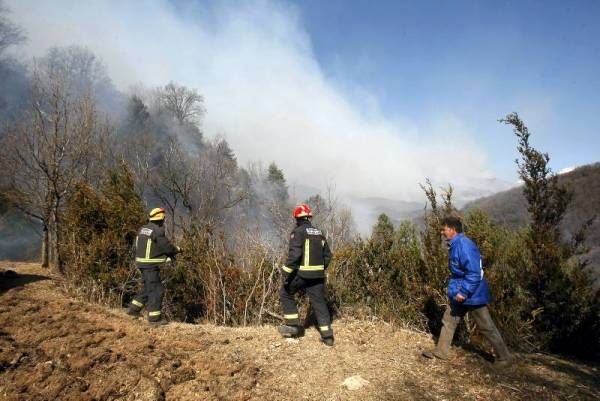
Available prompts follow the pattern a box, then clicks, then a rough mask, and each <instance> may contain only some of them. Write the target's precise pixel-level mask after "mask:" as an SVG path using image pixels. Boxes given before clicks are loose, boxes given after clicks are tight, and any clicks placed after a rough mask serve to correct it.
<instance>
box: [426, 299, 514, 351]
mask: <svg viewBox="0 0 600 401" xmlns="http://www.w3.org/2000/svg"><path fill="white" fill-rule="evenodd" d="M467 312H468V313H469V314H470V315H471V316H473V318H474V319H475V324H477V328H479V331H480V332H481V333H482V334H483V335H484V336H485V337H486V338H487V340H488V341H489V342H490V343H491V344H492V346H493V347H494V350H495V351H496V356H497V357H498V360H506V359H509V358H510V357H511V355H510V352H509V351H508V348H507V347H506V344H505V343H504V340H503V339H502V335H501V334H500V332H499V331H498V328H497V327H496V325H495V324H494V321H493V320H492V316H491V315H490V310H489V309H488V307H487V305H477V306H470V305H461V304H456V303H454V302H450V305H449V306H448V307H447V308H446V311H445V312H444V317H443V319H442V325H443V326H442V331H441V333H440V338H439V339H438V343H437V346H436V349H437V351H438V352H439V353H440V354H442V355H444V356H448V354H449V353H450V344H451V343H452V338H453V337H454V332H455V331H456V327H457V326H458V324H459V323H460V320H461V319H462V318H463V317H464V316H465V315H466V314H467Z"/></svg>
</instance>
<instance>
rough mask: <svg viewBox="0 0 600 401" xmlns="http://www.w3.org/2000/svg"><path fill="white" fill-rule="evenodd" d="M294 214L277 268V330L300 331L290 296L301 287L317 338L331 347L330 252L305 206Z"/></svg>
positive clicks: (287, 333) (291, 333) (286, 334)
mask: <svg viewBox="0 0 600 401" xmlns="http://www.w3.org/2000/svg"><path fill="white" fill-rule="evenodd" d="M294 217H295V218H296V228H294V230H293V231H292V233H291V235H290V244H289V252H288V258H287V261H286V264H285V265H284V266H282V267H281V270H282V274H283V286H282V288H281V291H280V292H279V296H280V300H281V306H282V308H283V316H284V319H285V324H284V325H282V326H280V328H279V332H280V333H281V334H282V335H283V336H284V337H294V336H297V335H298V334H299V333H300V327H299V326H300V319H299V317H298V307H297V306H296V300H295V297H294V295H295V294H296V293H297V292H298V291H300V290H302V289H304V290H305V291H306V294H307V295H308V299H309V301H310V305H311V307H312V310H313V311H314V313H315V316H316V318H317V324H318V328H319V332H320V333H321V339H322V340H323V342H324V343H325V344H326V345H329V346H331V345H333V329H332V328H331V316H330V315H329V308H328V307H327V300H326V295H325V294H326V292H325V269H326V268H327V266H328V265H329V262H330V261H331V251H330V250H329V245H327V240H326V239H325V237H324V236H323V233H322V232H321V230H319V229H318V228H315V227H313V226H312V224H311V221H310V218H311V217H312V215H311V213H310V208H309V207H308V206H307V205H300V206H298V207H296V208H295V209H294Z"/></svg>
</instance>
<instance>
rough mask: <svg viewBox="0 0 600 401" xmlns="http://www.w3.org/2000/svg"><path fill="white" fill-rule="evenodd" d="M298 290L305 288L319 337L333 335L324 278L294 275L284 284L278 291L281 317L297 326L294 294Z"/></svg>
mask: <svg viewBox="0 0 600 401" xmlns="http://www.w3.org/2000/svg"><path fill="white" fill-rule="evenodd" d="M300 290H306V295H308V300H309V301H310V306H311V307H312V310H313V311H314V313H315V316H316V318H317V324H318V328H319V332H320V333H321V337H323V338H327V337H333V329H332V328H331V316H330V315H329V308H328V307H327V299H326V295H325V279H324V278H317V279H305V278H302V277H299V276H295V277H294V278H293V279H292V280H291V281H290V282H289V283H287V284H284V285H283V287H281V291H279V299H280V300H281V307H282V308H283V317H284V318H285V322H286V324H288V325H292V326H298V325H299V324H300V318H299V316H298V307H297V305H296V299H295V295H296V294H297V293H298V291H300Z"/></svg>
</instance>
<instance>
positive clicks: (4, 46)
mask: <svg viewBox="0 0 600 401" xmlns="http://www.w3.org/2000/svg"><path fill="white" fill-rule="evenodd" d="M7 15H8V9H7V8H5V7H4V5H3V2H2V0H0V136H1V135H2V128H3V126H4V125H5V121H3V120H4V119H5V118H8V117H13V114H14V113H15V111H16V110H17V109H18V108H19V107H20V106H21V105H22V103H23V98H24V97H25V95H26V92H27V67H26V66H25V65H24V64H22V63H20V62H19V61H17V60H16V59H15V58H14V57H11V55H10V54H9V53H8V52H7V50H8V49H9V48H10V47H13V46H18V45H21V44H22V43H23V42H24V41H25V34H24V33H23V30H22V29H21V28H19V27H18V26H17V25H15V24H13V23H12V22H11V21H10V20H9V19H8V17H7Z"/></svg>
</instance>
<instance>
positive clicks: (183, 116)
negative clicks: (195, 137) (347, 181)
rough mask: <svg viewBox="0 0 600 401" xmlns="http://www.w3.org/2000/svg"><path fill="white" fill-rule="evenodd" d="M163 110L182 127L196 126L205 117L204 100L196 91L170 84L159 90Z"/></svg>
mask: <svg viewBox="0 0 600 401" xmlns="http://www.w3.org/2000/svg"><path fill="white" fill-rule="evenodd" d="M158 92H159V99H160V103H161V106H162V108H163V109H164V110H165V111H166V112H167V113H169V114H170V115H171V116H172V117H173V118H174V119H175V120H176V121H177V122H178V123H179V124H180V125H186V124H191V125H196V124H199V123H200V119H201V118H202V116H203V115H204V98H203V97H202V95H200V94H199V93H198V91H197V90H196V89H190V88H187V87H185V86H180V85H177V84H176V83H174V82H169V83H168V84H167V85H165V86H164V87H163V88H160V89H159V91H158Z"/></svg>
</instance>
